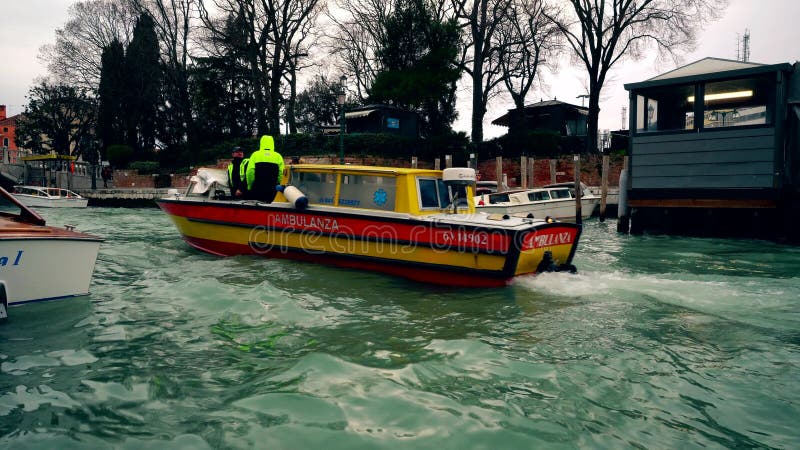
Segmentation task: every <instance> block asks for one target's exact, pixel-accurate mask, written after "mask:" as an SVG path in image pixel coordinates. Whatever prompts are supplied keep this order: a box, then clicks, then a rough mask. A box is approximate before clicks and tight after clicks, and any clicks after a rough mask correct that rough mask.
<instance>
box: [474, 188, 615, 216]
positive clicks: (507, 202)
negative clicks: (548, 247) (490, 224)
mask: <svg viewBox="0 0 800 450" xmlns="http://www.w3.org/2000/svg"><path fill="white" fill-rule="evenodd" d="M599 203H600V197H599V196H597V195H595V194H593V193H591V192H590V191H589V189H588V188H587V187H586V186H585V185H584V184H583V183H581V218H582V219H587V218H589V217H590V216H591V215H592V213H593V212H594V209H595V207H596V206H597V205H598V204H599ZM475 210H476V211H478V212H485V213H489V214H508V215H522V216H530V217H535V218H537V219H544V218H546V217H551V218H553V219H556V220H562V221H574V220H575V185H574V184H573V183H558V184H550V185H547V186H544V187H541V188H533V189H520V190H512V191H506V192H495V193H492V194H484V195H479V196H477V197H475Z"/></svg>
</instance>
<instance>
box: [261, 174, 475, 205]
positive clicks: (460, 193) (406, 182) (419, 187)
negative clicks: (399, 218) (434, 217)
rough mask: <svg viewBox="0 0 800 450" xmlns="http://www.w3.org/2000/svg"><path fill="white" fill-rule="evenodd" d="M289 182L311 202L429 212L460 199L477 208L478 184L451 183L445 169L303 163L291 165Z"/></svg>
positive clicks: (465, 203)
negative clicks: (475, 198) (475, 188)
mask: <svg viewBox="0 0 800 450" xmlns="http://www.w3.org/2000/svg"><path fill="white" fill-rule="evenodd" d="M472 182H473V183H474V178H473V180H472ZM287 184H291V185H292V186H294V187H296V188H298V189H300V191H302V192H303V194H305V196H306V197H307V198H308V203H309V205H324V206H338V207H344V208H362V209H374V210H382V211H394V212H403V213H410V214H415V215H425V214H436V213H441V212H442V210H444V209H447V208H453V201H454V199H455V200H456V203H457V204H458V206H457V208H458V211H459V212H474V207H473V206H472V202H471V201H470V199H471V198H472V193H473V192H474V187H473V186H466V185H458V186H448V185H447V184H446V183H445V181H444V179H443V176H442V171H440V170H425V169H410V168H384V167H369V166H337V165H316V164H308V165H303V164H301V165H293V166H291V167H290V170H289V180H288V182H287ZM276 200H278V199H277V198H276Z"/></svg>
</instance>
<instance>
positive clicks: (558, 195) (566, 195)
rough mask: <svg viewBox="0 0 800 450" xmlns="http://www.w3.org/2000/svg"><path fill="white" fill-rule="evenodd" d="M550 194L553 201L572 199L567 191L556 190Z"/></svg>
mask: <svg viewBox="0 0 800 450" xmlns="http://www.w3.org/2000/svg"><path fill="white" fill-rule="evenodd" d="M550 193H551V195H552V196H553V198H554V199H562V198H572V196H571V195H570V193H569V189H557V190H554V191H550Z"/></svg>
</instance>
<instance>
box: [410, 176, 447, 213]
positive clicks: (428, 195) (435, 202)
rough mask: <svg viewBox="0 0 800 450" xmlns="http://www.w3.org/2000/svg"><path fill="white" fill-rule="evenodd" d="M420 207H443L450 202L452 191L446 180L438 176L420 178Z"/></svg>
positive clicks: (418, 185)
mask: <svg viewBox="0 0 800 450" xmlns="http://www.w3.org/2000/svg"><path fill="white" fill-rule="evenodd" d="M417 187H418V189H419V204H420V209H431V208H436V209H441V208H445V207H447V206H448V205H449V204H450V193H449V192H448V190H447V186H445V184H444V181H442V180H441V179H436V178H418V179H417Z"/></svg>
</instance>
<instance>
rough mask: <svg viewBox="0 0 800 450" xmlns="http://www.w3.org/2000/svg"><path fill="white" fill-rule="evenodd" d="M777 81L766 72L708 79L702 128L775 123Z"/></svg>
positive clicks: (704, 96)
mask: <svg viewBox="0 0 800 450" xmlns="http://www.w3.org/2000/svg"><path fill="white" fill-rule="evenodd" d="M774 84H775V82H774V80H773V79H772V78H771V77H764V76H762V77H753V78H743V79H738V80H728V81H718V82H714V83H706V84H705V90H704V95H703V128H727V127H740V126H746V125H769V124H772V110H773V109H774V104H775V92H774V91H775V87H774ZM692 100H694V99H693V98H692Z"/></svg>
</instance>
